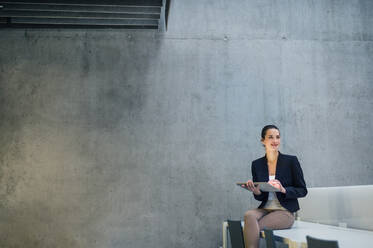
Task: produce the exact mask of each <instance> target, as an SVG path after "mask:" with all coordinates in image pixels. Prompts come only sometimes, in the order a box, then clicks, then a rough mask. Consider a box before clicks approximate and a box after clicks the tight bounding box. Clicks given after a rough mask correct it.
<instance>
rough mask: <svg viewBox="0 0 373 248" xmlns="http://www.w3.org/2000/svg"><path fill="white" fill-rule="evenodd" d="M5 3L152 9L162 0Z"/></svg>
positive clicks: (26, 0) (79, 0)
mask: <svg viewBox="0 0 373 248" xmlns="http://www.w3.org/2000/svg"><path fill="white" fill-rule="evenodd" d="M3 3H4V4H5V3H19V4H47V5H59V4H61V5H88V6H92V5H95V6H140V7H141V6H143V7H152V6H153V7H154V6H158V7H159V6H161V5H162V0H123V1H121V0H106V1H99V0H77V1H75V0H51V1H49V0H23V1H0V5H1V4H3Z"/></svg>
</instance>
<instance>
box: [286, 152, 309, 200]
mask: <svg viewBox="0 0 373 248" xmlns="http://www.w3.org/2000/svg"><path fill="white" fill-rule="evenodd" d="M291 169H292V177H293V182H294V184H293V185H292V186H286V187H285V189H286V193H285V199H296V198H299V197H305V196H306V195H307V187H306V182H305V181H304V177H303V171H302V168H301V167H300V164H299V161H298V158H297V157H296V156H294V158H293V161H292V166H291Z"/></svg>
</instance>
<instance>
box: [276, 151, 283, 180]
mask: <svg viewBox="0 0 373 248" xmlns="http://www.w3.org/2000/svg"><path fill="white" fill-rule="evenodd" d="M281 169H282V154H281V153H280V151H279V152H278V158H277V164H276V179H279V178H280V175H281Z"/></svg>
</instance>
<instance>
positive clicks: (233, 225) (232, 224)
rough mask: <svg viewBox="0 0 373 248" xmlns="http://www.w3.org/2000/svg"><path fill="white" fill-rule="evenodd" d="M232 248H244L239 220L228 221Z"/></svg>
mask: <svg viewBox="0 0 373 248" xmlns="http://www.w3.org/2000/svg"><path fill="white" fill-rule="evenodd" d="M228 228H229V235H230V239H231V245H232V248H245V242H244V240H243V233H242V226H241V221H240V220H228Z"/></svg>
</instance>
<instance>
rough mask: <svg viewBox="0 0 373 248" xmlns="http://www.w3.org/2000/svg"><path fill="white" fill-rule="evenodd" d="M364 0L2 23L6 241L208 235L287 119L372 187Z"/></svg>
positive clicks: (312, 162) (93, 242) (256, 2)
mask: <svg viewBox="0 0 373 248" xmlns="http://www.w3.org/2000/svg"><path fill="white" fill-rule="evenodd" d="M372 26H373V2H372V1H369V0H366V1H351V0H346V1H326V0H318V1H316V0H315V1H298V0H293V1H279V0H248V1H242V0H235V1H232V0H229V1H228V0H219V1H216V0H209V1H208V0H205V1H200V0H188V1H180V0H174V1H172V5H171V9H170V17H169V27H168V31H167V33H164V34H162V33H157V32H153V31H120V30H116V31H115V30H70V31H68V30H0V120H1V121H0V133H1V135H0V247H97V248H102V247H110V248H116V247H125V248H132V247H135V248H136V247H162V248H174V247H206V248H207V247H208V248H216V247H218V246H219V245H220V244H221V232H220V230H221V222H222V221H223V220H225V219H227V218H235V219H237V218H240V217H242V215H243V213H244V211H245V210H246V209H248V208H252V207H255V206H256V205H257V202H255V201H254V200H253V198H252V197H251V196H250V195H249V194H247V193H246V192H245V191H244V190H241V189H239V188H238V187H236V186H235V185H234V183H235V182H236V181H243V180H246V179H248V178H249V177H250V161H251V160H253V159H255V158H257V157H259V156H262V155H263V148H262V147H261V145H260V142H259V139H260V137H259V135H260V130H261V128H262V126H263V125H265V124H268V123H275V124H277V125H278V126H279V127H280V129H281V134H282V148H281V151H282V152H283V153H289V154H295V155H297V156H298V157H299V160H300V162H301V165H302V167H303V170H304V173H305V178H306V181H307V183H308V185H309V186H336V185H354V184H373V155H372V154H373V146H372V144H371V143H372V139H373V132H372V131H371V130H372V123H373V111H372V109H373V97H372V96H373V42H372V41H373V29H372Z"/></svg>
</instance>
